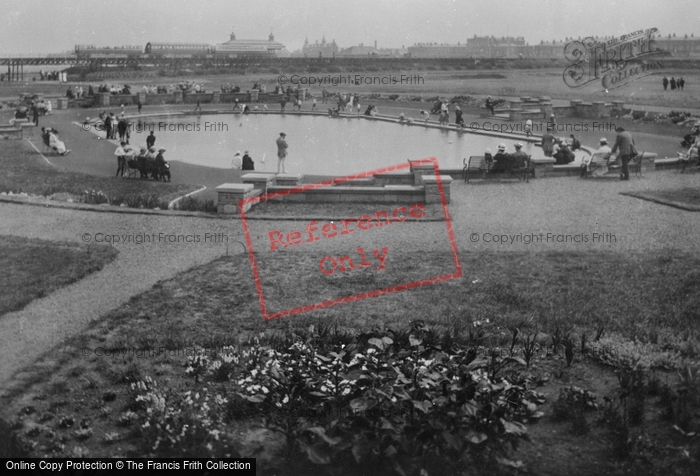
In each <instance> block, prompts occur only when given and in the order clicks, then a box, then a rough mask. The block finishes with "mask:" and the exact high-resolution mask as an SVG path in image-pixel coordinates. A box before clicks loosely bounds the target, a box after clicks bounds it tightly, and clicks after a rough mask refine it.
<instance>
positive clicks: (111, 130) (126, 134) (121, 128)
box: [86, 106, 155, 144]
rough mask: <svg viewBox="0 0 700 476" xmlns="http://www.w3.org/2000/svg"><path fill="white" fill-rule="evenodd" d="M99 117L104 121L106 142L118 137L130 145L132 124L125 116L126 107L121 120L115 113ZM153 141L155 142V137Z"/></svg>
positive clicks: (87, 120) (120, 116) (88, 119)
mask: <svg viewBox="0 0 700 476" xmlns="http://www.w3.org/2000/svg"><path fill="white" fill-rule="evenodd" d="M139 112H140V111H139ZM99 117H100V121H102V125H103V128H104V132H105V139H106V140H114V139H116V138H117V135H118V136H119V140H120V141H124V142H126V143H127V144H128V143H129V140H130V139H131V123H130V122H129V121H127V119H126V117H125V116H124V106H122V113H121V114H120V115H119V118H117V117H116V116H115V115H114V113H113V112H110V113H109V114H107V113H106V112H105V111H102V112H101V113H100V116H99ZM89 121H90V118H87V119H86V122H89ZM151 135H153V131H151ZM153 139H154V142H155V137H154V138H153Z"/></svg>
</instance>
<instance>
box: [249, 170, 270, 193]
mask: <svg viewBox="0 0 700 476" xmlns="http://www.w3.org/2000/svg"><path fill="white" fill-rule="evenodd" d="M241 180H242V181H243V183H249V184H253V187H254V188H255V189H256V190H261V191H262V193H267V189H268V188H269V187H270V185H272V184H273V183H274V181H275V174H271V173H268V174H266V173H258V172H253V173H249V174H245V175H243V176H241Z"/></svg>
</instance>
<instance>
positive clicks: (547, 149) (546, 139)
mask: <svg viewBox="0 0 700 476" xmlns="http://www.w3.org/2000/svg"><path fill="white" fill-rule="evenodd" d="M552 130H553V128H552V127H551V126H550V127H547V131H546V132H545V133H544V134H542V139H541V140H540V146H541V147H542V151H543V152H544V155H545V157H552V158H554V159H555V160H556V164H557V165H566V164H570V163H571V162H573V161H574V160H576V155H575V154H574V150H580V149H581V142H580V141H579V140H578V139H576V137H574V135H573V134H572V135H571V145H569V143H568V142H567V141H566V139H565V138H563V137H560V138H557V137H555V136H554V134H552Z"/></svg>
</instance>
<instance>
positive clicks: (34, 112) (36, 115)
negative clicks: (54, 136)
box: [32, 104, 39, 127]
mask: <svg viewBox="0 0 700 476" xmlns="http://www.w3.org/2000/svg"><path fill="white" fill-rule="evenodd" d="M32 118H33V119H34V125H35V126H36V127H39V106H37V105H36V104H32Z"/></svg>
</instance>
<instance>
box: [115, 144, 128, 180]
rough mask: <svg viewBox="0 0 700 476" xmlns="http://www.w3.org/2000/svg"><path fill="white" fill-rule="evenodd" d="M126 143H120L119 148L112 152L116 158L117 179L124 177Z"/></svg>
mask: <svg viewBox="0 0 700 476" xmlns="http://www.w3.org/2000/svg"><path fill="white" fill-rule="evenodd" d="M125 146H126V142H124V141H121V142H120V143H119V147H117V150H115V151H114V155H116V156H117V175H116V176H117V177H119V176H122V177H123V176H124V174H125V173H126V148H125Z"/></svg>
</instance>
